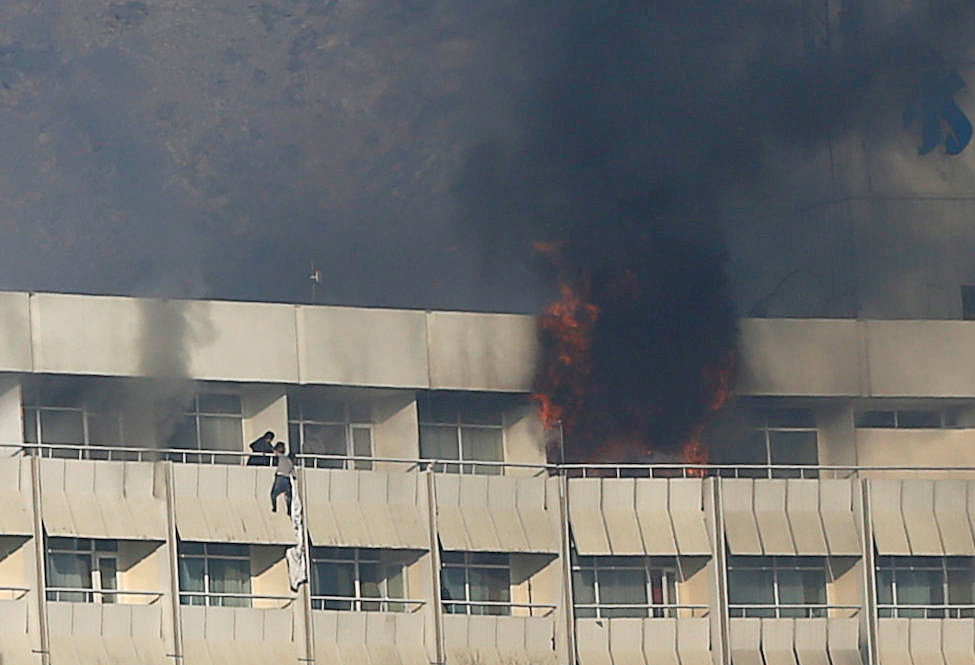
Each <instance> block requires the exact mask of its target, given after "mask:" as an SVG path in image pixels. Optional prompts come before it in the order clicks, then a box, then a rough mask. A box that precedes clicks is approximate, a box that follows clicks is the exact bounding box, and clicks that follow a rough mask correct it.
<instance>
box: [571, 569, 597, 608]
mask: <svg viewBox="0 0 975 665" xmlns="http://www.w3.org/2000/svg"><path fill="white" fill-rule="evenodd" d="M572 597H573V601H574V602H575V604H576V605H592V604H594V603H595V602H596V576H595V574H594V573H593V571H591V570H576V571H574V572H573V573H572ZM576 614H577V616H581V615H579V614H578V611H577V612H576ZM587 616H595V613H593V614H589V615H587Z"/></svg>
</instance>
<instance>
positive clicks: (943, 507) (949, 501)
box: [934, 479, 975, 556]
mask: <svg viewBox="0 0 975 665" xmlns="http://www.w3.org/2000/svg"><path fill="white" fill-rule="evenodd" d="M967 490H968V484H967V483H966V482H965V481H964V480H949V479H945V480H939V481H938V482H936V483H935V484H934V516H935V521H936V522H937V525H938V531H939V533H940V535H941V542H942V544H943V545H944V550H945V554H947V555H949V556H952V555H957V556H975V538H973V537H972V525H971V523H970V522H969V521H968V511H967V509H966V506H967V496H966V495H967Z"/></svg>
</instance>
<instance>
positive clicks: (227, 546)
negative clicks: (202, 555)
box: [206, 543, 250, 557]
mask: <svg viewBox="0 0 975 665" xmlns="http://www.w3.org/2000/svg"><path fill="white" fill-rule="evenodd" d="M206 550H207V553H208V554H211V555H214V554H215V555H223V556H239V557H250V546H249V545H241V544H238V543H207V545H206Z"/></svg>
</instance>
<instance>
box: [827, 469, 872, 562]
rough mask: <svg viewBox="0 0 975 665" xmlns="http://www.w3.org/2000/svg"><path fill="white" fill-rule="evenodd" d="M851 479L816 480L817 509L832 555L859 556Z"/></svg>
mask: <svg viewBox="0 0 975 665" xmlns="http://www.w3.org/2000/svg"><path fill="white" fill-rule="evenodd" d="M853 482H854V481H852V480H849V479H839V478H823V479H820V481H819V512H820V515H822V518H823V527H824V529H825V531H826V543H827V545H828V546H829V553H830V554H831V555H833V556H859V555H860V554H861V551H862V550H861V544H860V535H859V534H860V530H859V526H858V525H857V519H856V516H855V515H854V512H853Z"/></svg>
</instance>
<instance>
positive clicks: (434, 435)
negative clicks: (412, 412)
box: [420, 425, 459, 459]
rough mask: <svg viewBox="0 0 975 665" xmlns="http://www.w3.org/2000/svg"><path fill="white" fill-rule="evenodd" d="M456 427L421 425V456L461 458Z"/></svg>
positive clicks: (427, 457) (429, 457)
mask: <svg viewBox="0 0 975 665" xmlns="http://www.w3.org/2000/svg"><path fill="white" fill-rule="evenodd" d="M458 455H459V450H458V442H457V428H456V427H432V426H430V425H425V426H423V427H420V457H422V458H423V459H459V457H458Z"/></svg>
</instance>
